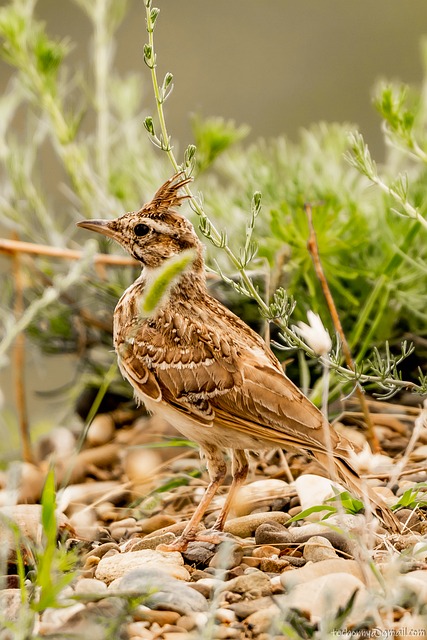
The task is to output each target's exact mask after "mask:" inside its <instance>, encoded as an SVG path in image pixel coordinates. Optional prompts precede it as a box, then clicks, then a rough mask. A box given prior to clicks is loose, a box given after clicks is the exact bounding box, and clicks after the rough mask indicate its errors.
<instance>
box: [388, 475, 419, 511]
mask: <svg viewBox="0 0 427 640" xmlns="http://www.w3.org/2000/svg"><path fill="white" fill-rule="evenodd" d="M422 507H427V483H426V482H418V483H417V484H415V485H414V486H413V487H410V488H409V489H407V490H406V491H404V492H403V493H402V495H401V496H400V498H399V500H398V501H397V502H396V504H394V505H393V506H392V507H391V509H393V511H396V510H397V509H402V508H406V509H419V508H422Z"/></svg>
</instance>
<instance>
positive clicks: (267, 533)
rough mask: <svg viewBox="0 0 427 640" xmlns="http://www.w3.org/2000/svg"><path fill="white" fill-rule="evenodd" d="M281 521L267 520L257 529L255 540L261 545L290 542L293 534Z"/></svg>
mask: <svg viewBox="0 0 427 640" xmlns="http://www.w3.org/2000/svg"><path fill="white" fill-rule="evenodd" d="M289 531H290V530H289V529H286V527H284V526H283V525H282V524H280V522H265V523H264V524H261V525H259V527H258V528H257V529H256V531H255V542H256V544H260V545H268V544H271V545H274V544H283V543H290V542H292V541H293V538H292V535H291V534H290V533H289Z"/></svg>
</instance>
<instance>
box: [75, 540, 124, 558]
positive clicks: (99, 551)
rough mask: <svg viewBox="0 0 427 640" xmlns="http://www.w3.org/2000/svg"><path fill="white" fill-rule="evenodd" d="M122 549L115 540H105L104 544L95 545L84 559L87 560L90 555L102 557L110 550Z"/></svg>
mask: <svg viewBox="0 0 427 640" xmlns="http://www.w3.org/2000/svg"><path fill="white" fill-rule="evenodd" d="M112 550H114V551H117V553H118V552H119V551H120V547H119V545H118V544H116V543H115V542H105V543H104V544H100V545H99V546H98V547H94V548H93V549H91V550H90V551H88V553H86V554H85V555H84V556H83V560H86V559H87V558H90V557H97V558H102V556H104V555H105V554H106V553H108V551H112Z"/></svg>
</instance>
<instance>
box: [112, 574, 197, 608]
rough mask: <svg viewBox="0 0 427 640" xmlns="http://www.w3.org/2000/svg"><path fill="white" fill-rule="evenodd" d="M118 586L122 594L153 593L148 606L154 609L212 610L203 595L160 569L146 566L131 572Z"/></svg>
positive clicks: (145, 603)
mask: <svg viewBox="0 0 427 640" xmlns="http://www.w3.org/2000/svg"><path fill="white" fill-rule="evenodd" d="M116 589H117V591H118V592H119V593H121V594H123V593H126V594H135V595H138V596H140V595H141V594H143V593H147V594H150V595H148V596H147V598H145V599H144V605H145V606H147V607H149V608H150V609H165V610H167V611H174V612H176V613H179V614H180V615H188V614H191V613H194V612H198V611H200V612H203V611H207V609H208V603H207V602H206V599H205V598H204V597H203V595H201V594H200V593H198V592H197V591H196V590H194V589H192V588H191V586H190V585H187V584H185V583H183V582H181V581H180V580H176V579H174V578H173V577H171V576H170V575H169V574H168V573H166V572H165V571H163V570H160V569H155V568H146V569H145V568H144V569H135V570H133V571H130V572H129V573H127V574H126V575H125V576H124V577H123V578H122V579H121V581H120V584H119V585H118V587H116ZM153 592H154V593H153Z"/></svg>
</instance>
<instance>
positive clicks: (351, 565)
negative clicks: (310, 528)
mask: <svg viewBox="0 0 427 640" xmlns="http://www.w3.org/2000/svg"><path fill="white" fill-rule="evenodd" d="M336 573H339V574H341V573H347V574H349V575H352V576H354V577H356V578H357V579H358V580H361V581H363V579H364V576H363V573H362V570H361V568H360V565H359V564H358V563H357V562H356V561H355V560H344V559H343V558H336V559H335V558H334V559H331V560H320V561H319V562H311V563H309V564H306V565H305V566H304V567H301V568H299V569H294V570H293V571H285V572H284V573H282V574H281V576H280V581H281V583H282V585H283V586H284V587H285V589H286V590H289V589H293V588H294V587H296V586H298V585H300V584H306V583H307V582H311V581H312V580H315V579H317V578H321V577H323V576H327V575H332V574H336Z"/></svg>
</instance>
